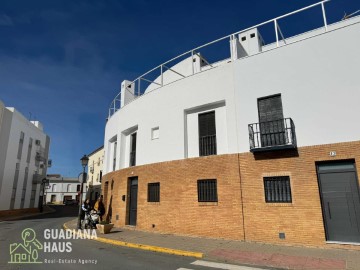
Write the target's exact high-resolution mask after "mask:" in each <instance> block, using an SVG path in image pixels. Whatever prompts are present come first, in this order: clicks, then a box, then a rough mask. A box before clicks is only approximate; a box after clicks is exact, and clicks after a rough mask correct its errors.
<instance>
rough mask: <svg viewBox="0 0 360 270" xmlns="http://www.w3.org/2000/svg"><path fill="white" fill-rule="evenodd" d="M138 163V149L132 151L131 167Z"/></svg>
mask: <svg viewBox="0 0 360 270" xmlns="http://www.w3.org/2000/svg"><path fill="white" fill-rule="evenodd" d="M135 164H136V151H131V152H130V164H129V165H130V167H132V166H135Z"/></svg>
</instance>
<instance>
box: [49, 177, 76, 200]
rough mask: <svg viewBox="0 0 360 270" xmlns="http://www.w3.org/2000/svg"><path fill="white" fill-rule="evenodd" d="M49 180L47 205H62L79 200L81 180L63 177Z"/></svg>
mask: <svg viewBox="0 0 360 270" xmlns="http://www.w3.org/2000/svg"><path fill="white" fill-rule="evenodd" d="M47 179H49V185H48V186H47V187H46V189H45V196H46V203H54V204H62V203H64V201H65V200H67V199H73V200H78V199H79V197H78V194H79V191H80V182H79V179H77V178H72V177H61V176H59V177H48V178H47Z"/></svg>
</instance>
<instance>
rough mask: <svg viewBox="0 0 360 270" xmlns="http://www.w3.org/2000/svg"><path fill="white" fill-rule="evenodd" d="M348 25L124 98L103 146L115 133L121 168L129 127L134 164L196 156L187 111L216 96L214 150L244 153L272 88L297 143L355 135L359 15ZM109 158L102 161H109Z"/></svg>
mask: <svg viewBox="0 0 360 270" xmlns="http://www.w3.org/2000/svg"><path fill="white" fill-rule="evenodd" d="M352 22H354V20H353V21H352ZM349 24H350V23H349V22H348V21H345V22H343V24H337V26H336V27H337V30H331V31H329V32H328V33H326V34H320V35H318V36H316V37H312V38H306V39H305V40H302V41H298V42H295V43H293V44H289V45H285V46H282V47H279V48H275V49H269V48H268V50H267V51H266V52H263V53H260V54H256V55H253V56H250V57H245V58H242V59H238V60H236V61H234V62H231V63H223V64H222V65H219V66H217V67H216V68H213V69H210V70H208V71H205V72H201V73H197V74H195V75H192V76H189V77H187V78H185V79H182V80H178V81H176V82H173V83H171V84H169V85H166V86H164V87H162V88H159V89H157V90H155V91H149V92H148V93H146V94H144V95H143V96H141V97H139V98H137V99H136V100H134V101H133V102H131V103H129V104H127V105H126V106H124V107H123V108H121V109H120V110H119V111H118V112H116V113H115V114H114V115H113V116H112V117H111V118H110V119H109V120H108V122H107V125H106V128H105V149H109V148H108V147H109V141H110V140H111V139H112V138H113V137H114V136H117V138H121V149H118V150H120V154H119V152H118V157H120V159H121V160H120V161H119V166H117V168H116V169H121V168H124V167H127V166H126V164H127V163H126V160H124V159H126V155H125V154H124V153H125V152H124V150H123V148H126V139H125V140H124V139H123V138H124V131H126V130H128V129H129V128H131V127H135V126H138V137H137V139H138V141H137V157H136V159H137V163H136V165H142V164H149V163H156V162H162V161H169V160H176V159H183V158H186V157H188V156H189V157H192V156H196V154H197V151H198V145H197V144H196V142H195V138H196V130H197V125H196V121H195V120H194V119H195V118H196V117H195V115H193V116H192V115H188V116H186V112H188V111H189V110H191V109H193V108H198V107H201V106H204V105H207V104H213V103H217V102H224V103H225V106H224V107H223V108H222V109H219V112H218V113H217V115H218V116H219V117H221V120H219V119H220V118H219V119H218V118H217V119H216V121H217V122H216V123H217V125H218V124H219V127H220V126H221V124H223V125H222V126H221V128H219V130H218V129H217V132H218V131H219V134H217V135H219V136H221V137H222V138H224V139H223V140H221V141H219V149H221V151H219V154H221V153H224V154H225V153H237V152H247V151H249V135H248V124H250V123H255V122H258V115H257V113H258V112H257V98H259V97H263V96H267V95H272V94H277V93H281V94H282V103H283V109H284V117H291V118H292V119H293V120H294V123H295V126H296V136H297V141H298V146H304V145H314V144H325V143H336V142H345V141H352V140H359V134H360V125H359V124H357V122H358V119H357V118H358V115H360V109H359V106H358V102H359V101H358V100H359V98H360V94H359V93H360V92H359V89H360V81H359V79H358V73H359V71H358V70H359V67H360V54H359V53H358V50H359V48H360V35H359V33H360V19H359V18H358V19H357V21H356V23H354V24H352V25H349ZM333 28H334V27H332V26H330V27H329V29H333ZM305 37H308V36H307V35H305ZM299 39H300V38H299ZM187 122H188V123H187ZM218 122H219V123H218ZM186 126H187V127H186ZM154 127H159V129H160V137H159V139H156V140H152V139H151V129H152V128H154ZM190 127H191V130H187V129H186V128H188V129H189V128H190ZM186 135H188V137H189V139H187V136H186ZM118 147H119V148H120V143H118ZM108 157H109V155H107V156H106V160H105V164H110V163H111V160H109V159H108ZM106 167H107V168H109V165H108V166H106ZM110 171H111V170H110ZM107 172H109V170H107V171H105V172H104V174H105V173H107Z"/></svg>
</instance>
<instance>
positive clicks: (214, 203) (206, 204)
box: [199, 202, 218, 206]
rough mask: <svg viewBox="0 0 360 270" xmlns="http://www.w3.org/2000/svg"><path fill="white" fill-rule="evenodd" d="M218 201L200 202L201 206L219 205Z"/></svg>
mask: <svg viewBox="0 0 360 270" xmlns="http://www.w3.org/2000/svg"><path fill="white" fill-rule="evenodd" d="M217 205H218V202H199V206H217Z"/></svg>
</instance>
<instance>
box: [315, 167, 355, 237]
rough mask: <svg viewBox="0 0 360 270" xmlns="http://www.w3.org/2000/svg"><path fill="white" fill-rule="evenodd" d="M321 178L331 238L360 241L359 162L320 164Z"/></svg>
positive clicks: (328, 231)
mask: <svg viewBox="0 0 360 270" xmlns="http://www.w3.org/2000/svg"><path fill="white" fill-rule="evenodd" d="M318 177H319V185H320V191H321V199H322V210H323V216H324V221H325V229H326V236H327V240H328V241H341V242H357V243H360V198H359V184H358V181H357V176H356V170H355V164H354V163H353V162H345V163H343V162H342V163H327V164H321V165H318Z"/></svg>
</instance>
